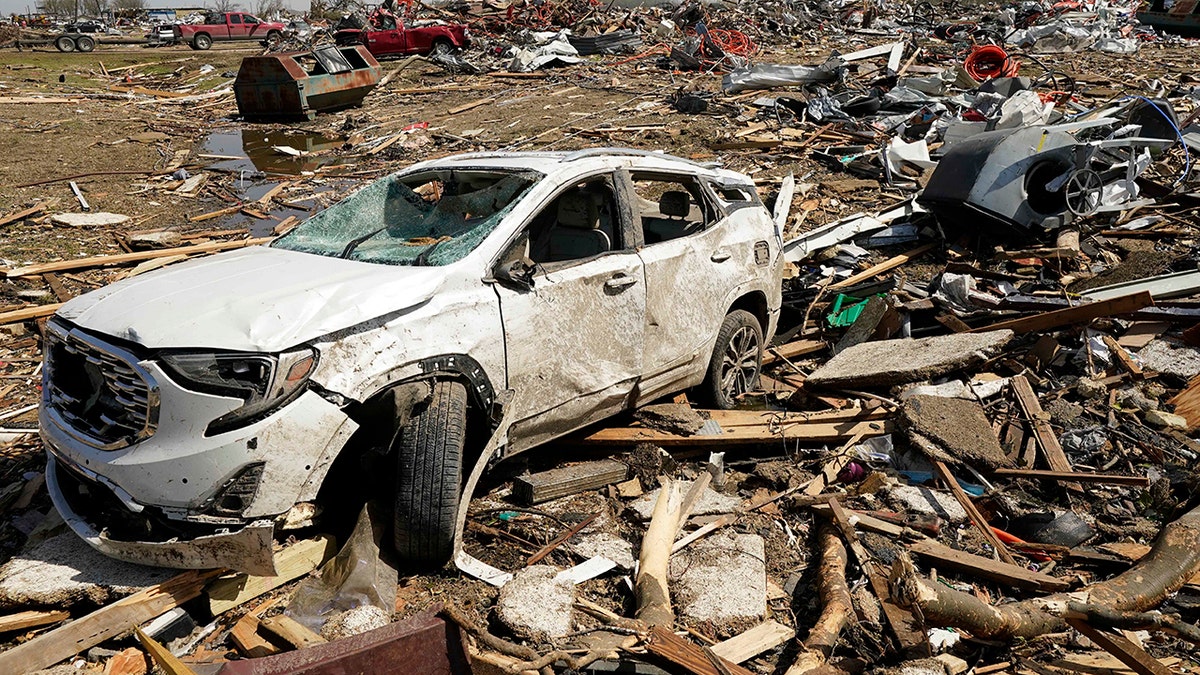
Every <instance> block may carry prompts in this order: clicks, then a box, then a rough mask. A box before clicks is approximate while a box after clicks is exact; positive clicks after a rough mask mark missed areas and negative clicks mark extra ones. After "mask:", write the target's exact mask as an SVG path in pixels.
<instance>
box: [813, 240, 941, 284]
mask: <svg viewBox="0 0 1200 675" xmlns="http://www.w3.org/2000/svg"><path fill="white" fill-rule="evenodd" d="M936 245H937V244H925V245H923V246H918V247H916V248H914V249H913V250H911V251H908V252H907V253H901V254H900V255H898V256H893V257H891V258H888V259H887V260H884V261H883V262H881V263H879V264H878V265H872V266H871V267H868V268H867V269H865V270H863V271H861V272H859V273H858V274H855V275H853V276H849V277H846V278H845V279H842V280H841V281H839V282H837V283H836V284H830V286H829V290H831V291H834V290H837V289H839V288H848V287H850V286H853V285H854V284H857V283H860V282H863V281H866V280H867V279H870V278H872V277H874V276H876V275H878V274H883V273H884V272H887V271H890V270H893V269H895V268H897V267H899V266H901V265H903V264H904V263H906V262H908V261H909V260H912V259H913V258H915V257H917V256H919V255H921V254H922V253H924V252H926V251H928V250H930V249H932V248H933V247H934V246H936Z"/></svg>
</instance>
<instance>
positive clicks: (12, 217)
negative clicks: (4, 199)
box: [0, 204, 43, 226]
mask: <svg viewBox="0 0 1200 675" xmlns="http://www.w3.org/2000/svg"><path fill="white" fill-rule="evenodd" d="M42 208H43V207H42V205H41V204H38V205H37V206H31V207H29V208H27V209H22V210H20V211H14V212H13V213H10V214H8V215H6V216H0V226H3V225H8V224H9V223H15V222H17V221H18V220H24V219H26V218H28V217H29V216H32V215H36V214H38V213H41V212H42Z"/></svg>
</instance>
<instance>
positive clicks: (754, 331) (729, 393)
mask: <svg viewBox="0 0 1200 675" xmlns="http://www.w3.org/2000/svg"><path fill="white" fill-rule="evenodd" d="M762 354H763V337H762V327H761V326H760V325H759V323H758V319H757V318H755V317H754V315H753V314H751V313H750V312H747V311H745V310H743V309H735V310H733V311H732V312H730V313H729V314H728V315H726V316H725V321H724V322H723V323H722V324H721V330H720V331H718V332H717V344H716V346H714V347H713V353H712V358H711V359H710V360H709V362H708V375H707V376H706V377H705V378H704V382H703V383H702V384H701V385H700V392H699V393H700V394H701V396H702V397H703V398H704V399H705V400H706V402H707V403H709V404H711V405H712V406H713V407H714V408H717V409H719V410H729V409H730V408H733V407H734V406H735V405H736V404H737V400H738V398H739V397H740V396H742V395H743V394H746V393H748V392H750V391H752V390H753V389H754V387H756V386H757V385H758V371H759V369H760V368H761V367H762Z"/></svg>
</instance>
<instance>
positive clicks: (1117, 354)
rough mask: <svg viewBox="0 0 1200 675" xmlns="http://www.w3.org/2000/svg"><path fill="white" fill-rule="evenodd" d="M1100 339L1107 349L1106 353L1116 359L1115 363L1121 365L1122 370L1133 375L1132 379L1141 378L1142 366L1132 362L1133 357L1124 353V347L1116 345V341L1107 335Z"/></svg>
mask: <svg viewBox="0 0 1200 675" xmlns="http://www.w3.org/2000/svg"><path fill="white" fill-rule="evenodd" d="M1102 339H1103V340H1104V344H1105V346H1107V347H1108V351H1109V352H1110V353H1111V354H1112V355H1113V357H1114V358H1116V359H1117V362H1118V363H1120V364H1121V367H1122V368H1124V369H1125V370H1126V371H1128V372H1129V374H1130V375H1133V376H1134V377H1141V376H1142V366H1141V365H1140V364H1138V362H1137V361H1134V360H1133V357H1132V356H1130V355H1129V352H1127V351H1125V348H1124V347H1122V346H1121V345H1119V344H1117V341H1116V340H1114V339H1112V338H1111V337H1109V336H1108V335H1104V336H1102Z"/></svg>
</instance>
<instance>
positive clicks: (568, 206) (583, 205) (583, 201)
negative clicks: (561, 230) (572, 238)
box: [558, 191, 600, 230]
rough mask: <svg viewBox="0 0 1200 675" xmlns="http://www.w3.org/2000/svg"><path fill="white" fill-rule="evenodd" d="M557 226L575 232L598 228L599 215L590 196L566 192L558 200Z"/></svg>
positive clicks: (583, 193)
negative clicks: (568, 228) (575, 230)
mask: <svg viewBox="0 0 1200 675" xmlns="http://www.w3.org/2000/svg"><path fill="white" fill-rule="evenodd" d="M558 224H559V225H561V226H563V227H570V228H574V229H577V230H595V229H598V228H599V227H600V213H599V211H598V210H597V209H596V203H595V202H594V201H592V197H591V195H589V194H587V193H585V192H576V191H572V192H567V193H565V194H563V196H561V197H559V198H558Z"/></svg>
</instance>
